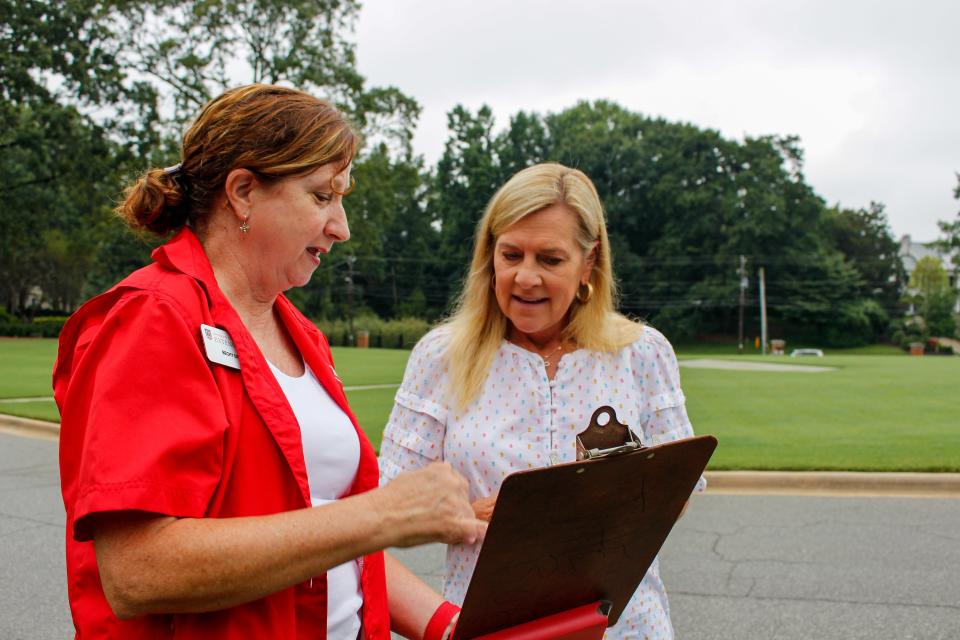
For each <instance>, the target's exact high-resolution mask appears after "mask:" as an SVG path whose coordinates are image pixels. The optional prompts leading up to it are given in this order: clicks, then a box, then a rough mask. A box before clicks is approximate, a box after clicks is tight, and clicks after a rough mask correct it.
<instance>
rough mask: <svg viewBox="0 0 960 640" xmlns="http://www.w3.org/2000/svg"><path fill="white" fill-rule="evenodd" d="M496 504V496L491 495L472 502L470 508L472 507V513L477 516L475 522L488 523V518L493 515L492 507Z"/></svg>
mask: <svg viewBox="0 0 960 640" xmlns="http://www.w3.org/2000/svg"><path fill="white" fill-rule="evenodd" d="M496 503H497V494H493V495H492V496H487V497H486V498H479V499H478V500H474V501H473V502H472V503H471V504H470V506H471V507H473V513H474V515H476V516H477V520H483V521H484V522H490V516H492V515H493V505H495V504H496Z"/></svg>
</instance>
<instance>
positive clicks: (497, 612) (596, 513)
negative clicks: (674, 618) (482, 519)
mask: <svg viewBox="0 0 960 640" xmlns="http://www.w3.org/2000/svg"><path fill="white" fill-rule="evenodd" d="M595 415H596V414H595ZM716 446H717V440H716V438H714V437H713V436H709V435H707V436H698V437H694V438H688V439H684V440H678V441H675V442H671V443H667V444H662V445H658V446H654V447H647V448H640V449H637V450H635V451H631V452H629V453H622V454H620V455H614V456H611V457H606V458H599V459H593V460H583V461H579V462H571V463H567V464H560V465H556V466H553V467H547V468H542V469H532V470H529V471H519V472H516V473H513V474H511V475H509V476H507V478H506V479H505V480H504V482H503V484H502V486H501V488H500V493H499V495H498V497H497V502H496V505H495V507H494V511H493V515H492V517H491V519H490V525H489V528H488V529H487V535H486V539H485V541H484V543H483V548H482V549H481V550H480V556H479V558H478V559H477V565H476V568H475V570H474V573H473V577H472V579H471V581H470V585H469V586H468V588H467V594H466V597H465V598H464V603H463V608H462V611H461V612H460V619H459V621H458V622H457V626H456V628H455V630H454V633H453V636H452V638H451V640H467V639H469V638H476V637H478V636H482V635H485V634H488V633H493V632H495V631H498V630H501V629H505V628H508V627H513V626H515V625H520V624H523V623H526V622H529V621H531V620H536V619H539V618H543V617H546V616H550V615H553V614H556V613H558V612H562V611H565V610H569V609H573V608H575V607H580V606H583V605H584V604H586V603H590V602H596V601H598V600H605V601H609V602H610V604H611V609H610V615H609V626H613V625H614V624H616V622H617V621H618V620H619V618H620V614H621V613H622V612H623V610H624V608H625V607H626V605H627V602H628V601H629V600H630V597H631V596H632V595H633V593H634V591H636V589H637V586H638V585H639V584H640V581H641V580H642V579H643V576H644V575H645V574H646V572H647V569H648V568H649V567H650V564H651V563H652V562H653V560H654V558H655V557H656V555H657V553H659V552H660V548H661V547H662V546H663V543H664V541H665V540H666V538H667V535H668V534H669V533H670V530H671V529H672V528H673V525H674V523H675V522H676V520H677V518H678V517H679V516H680V512H681V510H682V509H683V505H684V504H685V503H686V501H687V499H688V498H689V497H690V494H691V492H692V491H693V489H694V487H695V486H696V483H697V480H698V479H699V478H700V475H701V474H702V473H703V470H704V469H705V468H706V466H707V462H708V461H709V459H710V456H711V455H712V454H713V451H714V449H716Z"/></svg>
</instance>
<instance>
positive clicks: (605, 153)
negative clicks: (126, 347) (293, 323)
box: [0, 0, 960, 346]
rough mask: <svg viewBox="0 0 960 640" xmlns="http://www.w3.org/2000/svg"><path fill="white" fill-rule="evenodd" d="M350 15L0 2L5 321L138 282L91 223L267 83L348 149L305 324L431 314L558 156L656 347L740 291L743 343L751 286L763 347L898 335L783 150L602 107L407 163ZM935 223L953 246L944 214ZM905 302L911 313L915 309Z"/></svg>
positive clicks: (410, 104)
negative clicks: (513, 179)
mask: <svg viewBox="0 0 960 640" xmlns="http://www.w3.org/2000/svg"><path fill="white" fill-rule="evenodd" d="M358 10H359V5H358V4H357V3H356V2H354V1H351V0H319V1H318V0H299V1H291V0H205V1H199V0H197V1H191V2H186V1H182V0H153V1H151V2H137V3H132V2H128V1H119V0H115V1H112V2H102V1H99V2H94V1H91V0H72V1H71V2H68V3H60V2H51V1H47V0H0V13H2V14H3V15H2V17H3V20H2V24H3V27H2V31H0V77H2V88H0V122H2V125H3V126H2V134H0V149H2V150H3V153H2V154H0V165H2V169H3V171H4V175H5V176H6V180H5V182H4V184H3V185H0V247H2V257H0V287H2V289H0V304H2V306H3V308H4V309H5V310H6V313H7V314H12V315H16V316H19V317H26V318H29V317H32V316H34V315H36V314H38V313H47V314H49V313H51V312H53V313H69V312H70V311H72V310H73V309H74V308H75V307H76V306H77V305H78V304H79V303H80V302H82V301H83V300H84V299H86V298H87V297H89V296H90V295H92V294H94V293H96V292H98V291H101V290H103V289H105V288H107V287H109V286H110V285H111V284H112V283H113V282H115V281H117V280H118V279H120V278H122V277H123V276H124V275H125V274H126V273H128V272H129V271H131V270H132V269H134V268H136V267H137V266H139V265H142V264H145V263H146V262H147V261H148V260H149V251H150V249H151V247H152V244H155V243H152V242H151V241H150V240H147V239H144V238H139V237H135V236H133V235H132V234H131V233H129V232H128V231H126V230H125V228H124V227H123V226H122V224H121V223H120V222H119V221H118V220H116V219H115V218H114V217H113V216H112V214H111V208H112V205H113V203H115V202H116V200H117V198H118V197H119V194H120V192H121V190H122V188H123V185H124V183H125V182H126V181H127V180H129V179H130V178H131V177H132V176H134V175H136V174H137V173H138V172H139V171H142V170H143V169H145V168H147V167H149V166H166V165H168V164H173V163H174V162H176V159H177V145H178V138H179V135H180V134H181V132H182V130H183V128H184V126H185V125H186V123H187V122H188V120H189V118H190V117H191V115H192V114H194V113H195V112H196V111H197V110H198V108H199V106H200V105H202V104H203V103H204V102H206V101H207V100H209V99H210V98H212V97H213V96H215V95H217V94H218V93H220V92H221V91H222V90H223V89H225V88H227V87H229V86H233V85H236V84H241V83H244V82H273V83H285V84H290V85H293V86H297V87H300V88H303V89H305V90H307V91H310V92H312V93H314V94H316V95H320V96H323V97H327V98H329V99H331V100H332V101H334V102H335V103H336V104H337V105H338V106H340V108H341V109H343V110H344V111H345V112H347V113H348V114H349V115H350V117H351V118H352V119H353V121H354V122H355V123H356V125H357V127H358V129H359V130H360V131H362V133H363V135H364V139H365V144H364V147H363V149H362V151H361V154H360V156H359V157H358V159H357V161H356V162H355V165H354V175H355V176H356V178H357V181H358V186H357V188H356V190H355V191H354V192H353V193H352V194H351V195H350V196H349V197H348V198H347V200H346V203H345V204H346V207H347V211H348V216H349V220H350V225H351V232H352V238H351V240H350V242H349V243H347V244H345V245H342V246H338V247H337V249H336V250H335V251H334V253H332V254H331V256H330V257H329V258H328V259H327V261H326V262H325V263H324V264H323V265H321V267H320V269H319V270H318V272H317V274H316V275H315V277H314V278H313V280H312V282H311V284H310V285H308V286H307V287H304V288H302V289H296V290H294V291H291V297H292V298H293V299H294V301H295V302H296V303H297V304H298V305H299V306H300V307H301V308H302V309H303V310H304V311H305V312H306V313H308V314H309V315H311V316H312V317H315V318H318V319H321V320H323V319H325V320H329V321H333V320H342V319H344V318H348V317H353V316H358V315H360V314H364V313H366V314H375V315H376V316H378V317H381V318H402V317H419V318H425V319H427V320H430V321H433V320H436V319H438V318H440V317H442V316H443V314H444V313H446V312H447V311H448V310H449V308H450V305H451V302H452V299H453V297H454V296H455V295H456V293H457V291H458V288H459V283H460V281H461V279H462V278H463V276H464V274H465V270H466V268H467V266H468V264H469V255H470V250H471V246H472V238H473V233H474V228H475V225H476V222H477V220H478V219H479V217H480V216H481V214H482V212H483V209H484V207H485V205H486V203H487V200H488V199H489V198H490V196H491V195H492V194H493V192H494V191H495V190H496V189H497V188H498V187H499V186H500V185H501V184H503V182H505V181H506V180H507V179H508V178H509V177H510V176H511V175H512V174H513V173H515V172H516V171H518V170H520V169H522V168H524V167H526V166H529V165H530V164H532V163H536V162H542V161H558V162H562V163H564V164H566V165H569V166H574V167H577V168H579V169H582V170H583V171H584V172H585V173H586V174H587V175H589V176H590V177H591V178H592V179H593V180H594V182H595V184H596V185H597V188H598V191H599V192H600V196H601V198H602V199H603V202H604V205H605V208H606V213H607V217H608V225H609V230H610V238H611V244H612V248H613V258H614V266H615V270H616V273H617V276H618V280H619V284H620V294H621V295H620V301H621V308H622V310H623V311H624V312H625V313H628V314H631V315H633V316H636V317H640V318H643V319H646V320H648V321H650V322H652V323H653V324H655V325H656V326H658V327H660V328H662V329H664V330H665V331H667V332H668V335H671V336H676V337H702V336H733V335H736V333H737V322H738V318H739V301H740V288H741V286H743V284H744V283H743V278H744V275H745V277H746V286H747V288H746V291H745V293H746V296H745V298H746V314H745V316H746V325H747V334H748V335H754V334H756V333H758V331H759V329H758V322H759V311H758V305H757V285H758V283H757V275H758V273H759V270H760V269H761V268H762V269H763V272H764V275H765V281H766V294H767V295H766V298H767V308H768V315H769V319H770V325H771V335H772V336H774V337H787V338H788V339H790V340H791V341H792V342H795V343H796V342H810V343H815V344H819V345H824V346H834V345H835V346H840V345H853V344H864V343H869V342H873V341H876V340H878V339H882V338H884V337H889V336H890V335H891V332H892V331H894V330H897V329H898V327H897V326H896V323H897V322H899V321H900V319H901V317H902V315H903V310H904V308H905V306H904V305H905V304H906V303H909V302H910V301H906V300H905V299H904V291H905V289H906V288H907V287H906V285H907V284H908V283H906V282H905V281H904V279H905V276H904V271H903V266H902V264H901V263H900V260H899V258H898V256H897V250H898V244H897V242H896V241H895V240H894V238H893V237H892V234H891V231H890V228H889V225H888V221H887V217H886V214H885V211H884V207H883V205H882V204H880V203H870V204H869V205H868V206H866V207H863V208H854V209H851V208H843V207H837V206H829V205H828V204H827V203H826V202H825V201H824V199H823V198H822V197H821V196H819V195H818V194H817V193H816V192H815V191H814V189H813V188H812V187H811V186H810V185H809V184H808V183H807V182H806V179H805V176H804V173H803V149H802V147H801V144H800V141H799V140H798V139H797V138H795V137H791V136H778V135H771V136H758V137H747V138H745V139H743V140H731V139H729V138H725V137H724V136H722V135H721V134H720V133H719V132H717V131H714V130H710V129H704V128H701V127H698V126H696V125H694V124H690V123H682V122H672V121H668V120H665V119H662V118H651V117H648V116H645V115H643V114H641V113H637V112H634V111H631V110H629V109H626V108H624V107H622V106H620V105H617V104H615V103H612V102H607V101H596V102H581V103H579V104H576V105H575V106H572V107H569V108H567V109H564V110H562V111H558V112H555V113H533V112H518V113H516V114H514V115H513V116H512V117H510V119H509V122H508V123H506V124H505V126H503V127H500V128H498V127H497V126H496V123H495V121H494V118H493V114H492V112H491V110H490V109H489V108H487V107H482V108H480V109H478V110H476V111H471V110H469V109H466V108H464V107H462V106H458V107H456V108H454V109H453V110H452V111H451V112H450V113H449V114H448V129H449V137H448V139H447V141H446V144H445V148H444V151H443V155H442V156H441V157H440V159H439V160H438V161H437V163H436V164H435V165H433V166H427V165H426V163H425V162H424V160H423V159H422V157H420V156H417V155H416V154H415V153H414V152H413V149H412V145H411V141H412V137H413V131H414V128H415V126H416V122H417V118H418V116H419V113H420V107H419V105H418V103H417V102H416V100H415V98H413V97H411V96H408V95H406V94H405V93H403V92H402V91H401V90H400V89H398V88H396V87H370V86H368V85H367V83H366V81H365V79H364V78H363V77H362V76H361V75H360V74H359V73H358V72H357V70H356V64H355V50H354V47H353V45H352V44H351V42H350V40H349V36H350V33H351V29H352V25H353V23H354V21H355V19H356V16H357V12H358ZM955 195H957V197H958V198H960V186H958V192H957V193H956V194H955ZM941 226H942V230H943V236H944V237H943V239H942V242H943V243H944V247H945V249H949V248H950V247H951V246H952V247H953V249H954V250H956V249H957V247H958V240H957V238H958V236H960V214H958V221H957V222H944V223H942V225H941ZM951 243H952V245H951ZM741 256H742V257H743V259H744V260H745V264H746V269H745V272H744V274H741V273H740V271H739V269H740V264H741ZM937 291H940V289H937ZM919 295H920V296H921V298H918V299H916V300H913V302H917V303H918V304H920V305H921V306H922V305H923V303H924V301H925V300H926V299H927V298H931V297H935V296H931V295H930V294H929V292H927V293H920V294H919ZM937 295H940V294H939V293H937ZM943 295H944V296H947V297H949V295H950V293H949V291H948V290H947V291H945V292H944V294H943ZM941 306H942V305H941ZM901 325H902V323H901ZM903 328H904V327H903V326H900V327H899V329H900V330H902V329H903ZM954 331H955V325H954Z"/></svg>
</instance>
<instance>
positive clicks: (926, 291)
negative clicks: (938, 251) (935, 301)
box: [910, 256, 949, 298]
mask: <svg viewBox="0 0 960 640" xmlns="http://www.w3.org/2000/svg"><path fill="white" fill-rule="evenodd" d="M910 288H912V289H915V290H917V291H918V292H919V293H920V295H921V296H923V297H924V298H929V297H930V296H932V295H936V294H938V293H941V292H943V291H945V290H947V289H948V288H949V276H948V275H947V271H946V269H944V268H943V265H942V264H941V262H940V260H939V259H937V258H934V257H932V256H925V257H923V258H920V260H919V261H917V266H916V267H914V268H913V273H911V274H910Z"/></svg>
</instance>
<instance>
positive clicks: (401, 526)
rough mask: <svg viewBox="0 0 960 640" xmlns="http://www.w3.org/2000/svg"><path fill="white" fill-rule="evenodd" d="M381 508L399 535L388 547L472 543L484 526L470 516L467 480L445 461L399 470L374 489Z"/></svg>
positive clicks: (478, 537)
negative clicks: (407, 470)
mask: <svg viewBox="0 0 960 640" xmlns="http://www.w3.org/2000/svg"><path fill="white" fill-rule="evenodd" d="M376 493H377V494H379V495H378V496H377V499H378V502H380V503H381V507H380V508H381V509H383V513H384V514H385V515H386V517H387V518H388V520H389V522H390V523H389V524H388V525H387V526H390V527H395V528H394V529H393V531H394V533H395V534H396V535H397V537H399V539H398V540H395V541H393V542H392V544H391V545H390V546H398V547H411V546H415V545H418V544H424V543H426V542H445V543H447V544H475V543H478V542H481V541H482V540H483V535H484V533H485V532H486V529H487V525H486V523H485V522H482V521H481V520H479V519H477V518H476V517H475V516H474V510H473V509H472V508H471V506H470V499H469V487H468V484H467V481H466V480H465V479H464V478H463V476H461V475H460V474H459V473H457V472H456V471H454V470H453V468H452V467H451V466H450V465H449V464H446V463H442V462H435V463H433V464H430V465H428V466H426V467H424V468H423V469H418V470H416V471H410V472H407V473H402V474H400V475H399V476H397V477H396V479H394V480H393V481H392V482H391V483H390V484H388V485H386V486H385V487H383V488H382V489H380V490H379V491H377V492H376Z"/></svg>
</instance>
